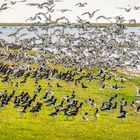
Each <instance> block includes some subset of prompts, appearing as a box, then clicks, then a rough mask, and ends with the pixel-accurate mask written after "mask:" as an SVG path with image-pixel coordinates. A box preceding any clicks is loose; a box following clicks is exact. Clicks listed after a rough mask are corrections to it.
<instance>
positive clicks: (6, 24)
mask: <svg viewBox="0 0 140 140" xmlns="http://www.w3.org/2000/svg"><path fill="white" fill-rule="evenodd" d="M43 24H44V23H42V24H41V23H36V24H35V25H36V26H42V25H43ZM71 24H72V25H73V26H74V25H76V24H75V23H71ZM32 25H33V24H32V23H0V26H32ZM59 25H62V24H61V23H60V24H59ZM92 25H95V26H101V27H104V26H107V25H110V23H92ZM124 25H125V26H126V27H140V23H136V24H128V23H124Z"/></svg>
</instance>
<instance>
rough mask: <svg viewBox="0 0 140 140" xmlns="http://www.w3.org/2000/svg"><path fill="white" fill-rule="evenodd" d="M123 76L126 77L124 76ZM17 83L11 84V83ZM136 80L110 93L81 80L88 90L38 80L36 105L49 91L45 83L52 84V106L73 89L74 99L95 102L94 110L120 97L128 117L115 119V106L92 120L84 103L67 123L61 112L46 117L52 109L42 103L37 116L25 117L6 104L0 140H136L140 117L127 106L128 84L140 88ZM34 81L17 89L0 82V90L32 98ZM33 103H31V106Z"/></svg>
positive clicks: (130, 95) (130, 97) (139, 134)
mask: <svg viewBox="0 0 140 140" xmlns="http://www.w3.org/2000/svg"><path fill="white" fill-rule="evenodd" d="M56 67H59V66H56ZM58 69H59V70H63V71H66V70H65V69H64V68H63V67H59V68H58ZM69 69H71V68H69ZM88 71H89V70H84V73H87V72H88ZM96 73H97V72H94V74H96ZM120 75H121V74H120ZM1 76H3V75H1ZM124 77H125V78H127V76H124ZM21 80H23V78H20V79H18V80H17V81H21ZM0 81H1V80H0ZM17 81H15V82H14V84H15V83H16V82H17ZM139 81H140V78H133V79H131V80H129V81H127V82H126V83H124V84H123V86H124V87H125V88H123V89H122V90H117V91H114V90H112V89H110V88H107V89H105V90H104V91H103V92H101V91H99V88H100V86H99V84H98V83H97V81H92V82H87V81H85V80H84V81H83V82H84V84H85V85H88V89H83V88H82V87H81V86H80V85H79V86H75V85H74V83H67V82H65V81H62V80H58V79H56V80H47V79H43V80H40V81H39V84H40V85H41V86H42V91H41V93H39V96H38V97H37V101H39V102H43V101H42V100H41V98H42V97H43V96H44V95H45V92H46V91H47V90H49V89H48V87H47V83H48V82H50V83H51V85H53V90H54V96H55V97H56V98H57V99H58V100H57V103H56V105H59V104H60V102H61V100H62V98H63V97H66V96H67V95H69V96H71V94H72V91H73V90H74V91H75V92H76V100H78V101H80V102H84V100H85V99H88V98H92V99H94V100H95V102H96V104H97V106H96V107H97V108H100V106H101V104H102V103H103V102H104V101H107V100H108V99H109V98H110V97H111V96H113V95H114V94H116V93H117V94H118V98H117V101H118V103H119V101H120V100H121V99H122V97H124V98H125V99H126V100H127V101H128V107H126V110H127V111H128V115H127V117H126V119H123V120H120V119H118V118H117V116H118V115H119V106H118V109H117V110H114V111H110V112H101V111H100V112H99V114H100V117H99V118H98V119H96V118H94V116H93V114H94V113H95V108H92V107H91V106H90V105H86V104H84V105H83V108H82V110H81V111H80V112H79V114H78V115H77V116H76V117H74V118H69V119H68V120H67V119H66V117H65V116H64V113H63V112H60V114H59V115H58V116H57V117H54V118H53V117H50V116H48V115H49V114H50V113H51V112H53V111H54V110H55V109H54V107H46V106H45V104H43V107H42V110H41V111H40V113H39V114H38V115H37V116H36V115H34V114H33V113H31V112H29V110H28V111H27V113H26V114H23V115H21V113H20V111H21V110H22V108H14V107H13V106H14V104H13V102H10V103H9V104H8V105H7V106H6V107H5V108H3V109H0V140H25V139H27V140H32V139H35V140H50V139H52V140H59V139H60V140H66V139H68V140H139V139H140V114H138V113H135V109H133V108H132V107H130V103H131V102H132V101H133V100H136V96H135V95H136V91H135V89H134V87H133V86H132V85H131V84H130V83H129V82H131V83H134V84H135V85H136V86H138V87H140V82H139ZM34 82H35V80H34V79H33V78H29V79H28V80H27V83H25V84H20V87H18V88H17V89H16V88H15V86H12V87H10V86H9V85H8V83H2V82H0V91H4V90H6V89H7V90H8V94H11V93H12V91H13V90H14V89H16V95H19V94H20V93H21V92H22V91H25V92H27V91H28V92H29V94H30V95H32V96H33V95H34V91H35V90H36V88H37V85H36V84H35V83H34ZM57 82H59V83H60V84H61V85H63V88H62V89H58V88H57V87H56V83H57ZM109 83H111V84H113V83H114V81H113V80H108V81H107V82H106V84H109ZM120 84H121V83H119V85H120ZM37 101H36V102H37ZM36 102H35V103H36ZM35 103H34V104H35ZM34 104H32V106H33V105H34ZM85 112H88V114H89V120H88V121H83V120H82V116H83V115H84V113H85Z"/></svg>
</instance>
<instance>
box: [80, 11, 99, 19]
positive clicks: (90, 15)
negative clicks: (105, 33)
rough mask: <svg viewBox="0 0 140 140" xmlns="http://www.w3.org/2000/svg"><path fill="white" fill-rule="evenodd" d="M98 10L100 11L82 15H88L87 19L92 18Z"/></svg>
mask: <svg viewBox="0 0 140 140" xmlns="http://www.w3.org/2000/svg"><path fill="white" fill-rule="evenodd" d="M99 10H100V9H97V10H95V11H93V12H92V13H90V12H85V13H83V14H82V15H88V16H89V18H92V17H93V16H94V14H95V13H96V12H98V11H99Z"/></svg>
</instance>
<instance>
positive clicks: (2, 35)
mask: <svg viewBox="0 0 140 140" xmlns="http://www.w3.org/2000/svg"><path fill="white" fill-rule="evenodd" d="M19 28H21V27H19V26H9V27H2V26H1V27H0V39H4V40H6V41H7V42H9V43H11V42H13V41H14V37H8V35H9V34H12V33H14V32H16V30H17V29H19ZM52 31H53V29H52V30H50V32H52ZM65 32H67V33H73V34H75V35H76V36H77V33H78V32H77V29H76V28H73V29H68V28H67V29H65ZM125 32H128V33H129V32H135V33H137V34H140V27H128V28H127V29H126V30H125ZM23 33H27V35H25V36H23V37H22V39H29V38H32V37H36V34H35V33H34V32H30V31H28V30H27V28H26V27H25V28H24V29H23V30H21V31H20V32H19V35H21V34H23ZM42 33H45V32H44V31H43V30H41V29H38V32H37V34H38V35H41V34H42Z"/></svg>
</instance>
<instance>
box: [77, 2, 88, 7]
mask: <svg viewBox="0 0 140 140" xmlns="http://www.w3.org/2000/svg"><path fill="white" fill-rule="evenodd" d="M86 5H87V3H86V2H84V3H81V2H79V3H77V4H75V6H78V7H85V6H86Z"/></svg>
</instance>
